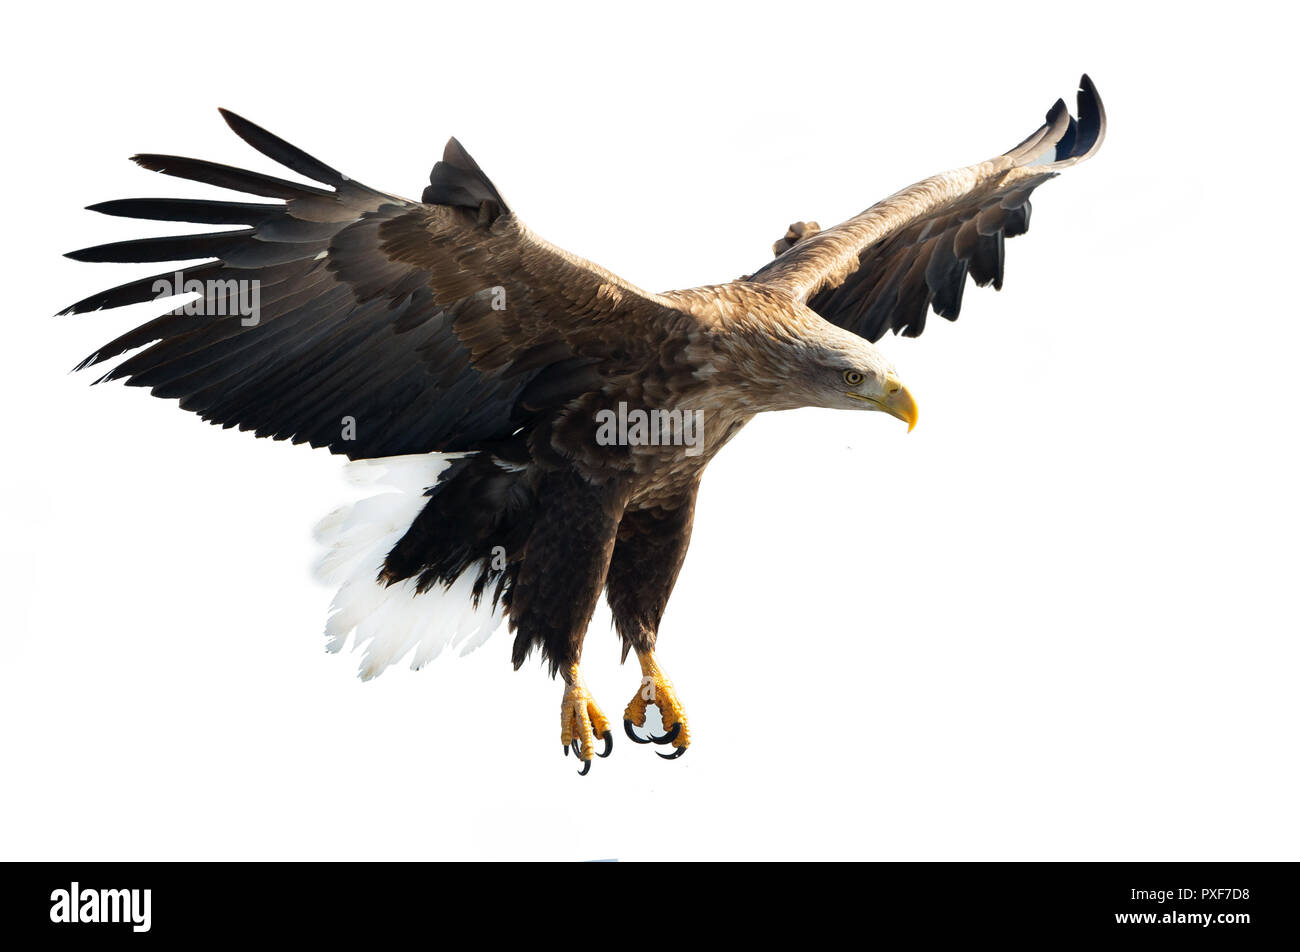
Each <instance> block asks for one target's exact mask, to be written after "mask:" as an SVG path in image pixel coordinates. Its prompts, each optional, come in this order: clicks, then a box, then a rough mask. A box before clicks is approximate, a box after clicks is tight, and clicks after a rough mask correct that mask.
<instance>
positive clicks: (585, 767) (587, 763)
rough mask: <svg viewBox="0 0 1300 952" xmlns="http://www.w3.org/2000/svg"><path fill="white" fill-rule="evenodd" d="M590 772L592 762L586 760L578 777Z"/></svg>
mask: <svg viewBox="0 0 1300 952" xmlns="http://www.w3.org/2000/svg"><path fill="white" fill-rule="evenodd" d="M659 756H660V757H662V756H663V754H660V755H659ZM589 770H591V761H590V760H584V761H583V762H582V769H581V770H579V771H578V776H579V777H585V776H587V772H588V771H589Z"/></svg>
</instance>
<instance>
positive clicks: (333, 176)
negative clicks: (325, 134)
mask: <svg viewBox="0 0 1300 952" xmlns="http://www.w3.org/2000/svg"><path fill="white" fill-rule="evenodd" d="M217 111H218V112H220V113H221V118H222V119H224V120H226V125H228V126H230V128H231V129H232V130H233V131H234V133H235V135H237V136H239V138H241V139H243V140H244V141H245V142H247V143H248V144H249V145H251V146H252V147H253V148H254V149H256V150H257V151H258V152H261V153H262V154H263V155H264V156H266V157H267V158H268V159H273V160H274V161H276V162H279V163H280V164H281V165H283V166H284V167H285V168H287V169H292V170H293V171H295V172H297V173H298V174H299V175H305V176H306V177H307V178H309V179H312V180H313V181H316V182H321V183H323V184H325V185H332V186H334V187H335V188H338V187H339V186H341V185H344V184H346V183H347V181H348V177H347V176H346V175H344V174H343V173H342V172H339V171H338V170H337V169H333V168H331V167H330V166H328V165H326V164H325V163H324V162H322V161H321V160H320V159H318V158H316V157H315V156H313V155H308V154H307V153H306V152H304V151H303V150H302V149H300V148H298V147H297V146H296V145H291V144H290V143H288V142H286V141H285V140H284V139H281V138H280V137H279V136H277V135H275V134H274V133H271V132H267V131H266V130H265V129H263V128H262V127H261V126H259V125H258V124H257V123H255V122H250V121H248V120H247V119H245V118H244V117H243V116H241V115H239V114H238V113H235V112H231V111H230V110H229V109H222V108H220V107H219V108H218V110H217Z"/></svg>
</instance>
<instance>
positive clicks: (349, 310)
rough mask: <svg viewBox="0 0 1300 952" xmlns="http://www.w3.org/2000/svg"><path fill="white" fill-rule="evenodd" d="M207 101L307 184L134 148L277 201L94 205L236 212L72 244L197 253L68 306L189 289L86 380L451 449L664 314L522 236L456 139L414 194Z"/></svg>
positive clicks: (237, 421)
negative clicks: (382, 184)
mask: <svg viewBox="0 0 1300 952" xmlns="http://www.w3.org/2000/svg"><path fill="white" fill-rule="evenodd" d="M222 114H223V116H224V117H225V119H226V121H227V123H229V125H230V127H231V128H232V129H233V130H234V131H235V132H236V133H237V134H238V135H239V136H240V137H241V138H243V139H244V140H245V141H246V142H248V143H249V144H250V145H252V146H253V147H254V148H255V149H257V150H258V151H259V152H261V153H263V154H264V155H266V156H268V157H270V158H271V159H274V160H275V161H277V162H279V163H280V164H282V165H284V166H285V167H287V168H289V169H290V170H292V171H294V172H297V173H299V174H300V175H303V176H305V177H306V178H309V179H311V180H313V181H315V182H318V183H321V185H322V186H325V187H317V186H314V185H307V184H299V183H297V182H291V181H286V180H284V179H279V178H274V177H271V176H267V175H262V174H260V173H256V172H248V171H244V170H242V169H236V168H231V167H229V166H224V165H217V164H215V163H211V162H204V161H200V160H197V159H187V158H180V157H177V156H167V155H137V156H135V157H134V159H135V161H136V162H137V163H139V164H140V165H142V166H144V167H145V168H147V169H152V170H154V171H157V172H163V173H165V174H168V175H175V176H179V177H180V178H185V179H190V180H193V181H198V182H205V183H208V184H211V185H217V186H220V187H223V188H229V189H234V190H236V191H240V192H245V193H248V194H251V195H255V196H262V197H264V198H271V199H278V200H279V201H278V202H276V203H266V202H226V201H203V200H184V199H170V198H146V199H127V200H123V201H114V202H107V203H104V204H101V205H95V206H92V209H93V210H95V211H99V212H103V213H106V214H109V215H120V216H125V217H128V218H143V219H155V220H160V221H182V222H197V223H203V224H213V225H242V226H244V227H243V228H239V229H234V230H226V231H217V232H211V233H207V234H197V235H183V236H177V237H168V238H145V239H141V240H137V241H122V242H116V243H113V244H107V245H100V246H98V247H94V248H86V249H83V250H81V251H75V252H72V253H70V254H69V257H71V258H75V259H77V260H80V261H119V262H155V261H194V260H197V259H212V260H208V261H205V262H203V263H199V264H195V265H190V266H187V267H185V268H183V269H181V270H180V271H169V272H165V273H163V274H158V275H152V276H150V277H147V278H144V279H141V280H138V281H133V282H131V283H129V284H125V285H122V286H120V287H117V288H113V289H111V290H108V291H104V292H101V293H99V294H96V295H92V296H91V297H88V298H86V299H85V300H82V301H79V302H77V303H76V304H73V305H71V306H70V307H68V308H66V309H65V310H64V311H63V312H62V313H64V314H69V313H82V312H86V311H92V310H97V309H100V308H112V307H118V306H121V305H125V304H133V303H138V302H141V301H147V300H152V299H155V298H158V297H165V296H168V295H169V294H171V293H181V291H182V290H184V289H185V288H186V286H189V287H192V288H194V289H196V290H198V291H199V293H200V297H199V298H198V299H196V300H194V301H193V302H191V303H190V304H188V305H183V306H181V307H179V308H177V309H175V310H173V311H171V312H170V313H167V314H164V315H163V316H161V317H159V318H157V319H156V320H154V321H151V322H149V323H147V324H144V325H142V326H140V327H138V328H136V329H134V330H132V331H130V332H128V333H126V334H124V335H123V336H121V337H119V338H118V339H117V340H115V341H112V342H111V343H109V344H106V345H105V346H103V347H101V348H100V349H99V350H97V351H96V352H95V353H93V354H91V355H90V356H89V357H87V358H86V360H84V361H83V362H82V363H81V365H80V366H79V367H78V369H81V367H86V366H90V365H92V364H98V363H101V362H103V361H106V360H110V359H112V358H115V357H118V356H120V355H122V354H124V353H126V352H127V351H129V350H132V349H135V348H138V347H141V346H143V345H146V344H151V346H149V347H148V348H147V349H145V350H143V351H141V352H139V353H137V354H135V355H133V356H130V357H129V358H127V359H126V360H124V361H122V362H121V363H119V364H118V365H117V366H116V367H115V368H114V369H113V370H111V371H110V372H109V373H108V374H106V375H105V376H104V377H102V378H100V379H101V380H112V379H118V378H124V379H125V380H126V382H127V383H128V384H129V385H131V386H139V387H148V388H150V389H151V390H152V392H153V393H154V394H155V395H156V396H160V397H170V398H176V399H179V400H180V405H181V407H183V408H184V409H186V410H191V411H193V412H195V413H198V414H199V415H200V416H202V417H203V418H204V419H206V420H209V421H211V422H214V423H219V424H222V425H223V426H227V427H229V426H238V427H239V428H240V429H244V430H254V431H255V432H256V433H257V435H258V436H269V437H271V438H273V439H289V440H293V441H294V442H307V443H310V444H311V445H313V446H327V447H329V449H330V450H332V451H334V452H337V453H345V454H347V455H348V456H350V457H352V458H353V459H359V458H366V457H379V456H396V455H403V454H408V453H425V452H431V451H457V450H465V449H470V448H473V447H474V446H476V445H481V444H483V443H485V442H490V441H493V440H498V439H502V438H505V437H507V436H509V435H510V434H512V433H514V432H516V431H517V430H518V429H519V428H520V427H523V426H526V425H527V424H528V423H529V421H530V420H531V419H534V418H535V417H536V416H537V415H538V414H541V413H544V412H546V411H547V410H548V409H550V408H555V407H558V406H561V405H563V404H564V403H566V402H567V401H569V400H571V399H573V398H574V397H575V396H578V395H580V394H581V393H584V392H587V391H588V390H590V389H592V388H593V387H597V386H599V384H600V381H601V379H602V377H603V375H606V374H609V373H614V372H617V371H618V369H619V364H620V362H622V364H624V365H626V364H628V363H629V362H632V363H634V362H635V360H636V359H637V356H638V355H637V347H638V339H639V338H640V337H642V336H643V335H639V334H637V333H635V332H634V330H633V329H634V328H637V327H640V328H642V330H644V328H646V327H647V325H648V323H649V322H654V321H658V320H665V319H669V318H670V317H671V316H672V315H674V314H675V313H676V312H675V311H673V310H672V309H671V308H670V307H669V306H668V305H667V304H666V302H664V301H663V300H662V299H661V298H658V297H655V296H654V295H650V294H646V293H645V292H643V291H640V290H639V289H637V288H635V287H633V286H632V285H630V284H628V283H627V282H625V281H622V280H621V279H619V278H618V277H616V276H615V275H613V274H610V273H609V272H607V271H605V270H603V269H601V268H599V267H597V266H595V265H593V264H591V263H590V262H587V261H584V260H583V259H581V258H578V257H575V256H573V255H570V254H568V253H566V252H564V251H562V250H560V249H558V248H556V247H554V246H552V245H550V244H548V243H547V242H545V241H543V240H542V239H540V238H538V237H536V236H534V235H533V234H531V233H530V232H529V231H528V230H527V229H526V228H525V227H524V226H523V224H522V223H521V222H520V221H519V220H518V218H516V216H515V215H514V214H513V212H511V211H510V209H509V208H508V206H507V205H506V203H505V201H504V200H503V199H502V198H501V195H500V194H499V193H498V192H497V190H496V188H495V187H494V186H493V185H492V183H491V181H489V180H488V178H487V176H485V175H484V174H483V172H482V170H481V169H479V167H478V165H477V164H476V163H475V162H474V160H473V159H472V158H470V156H469V155H468V153H466V152H465V150H464V149H463V148H462V147H461V146H460V144H459V143H458V142H457V141H456V140H455V139H452V140H451V141H450V142H449V143H448V144H447V149H446V152H445V154H444V156H443V159H442V161H441V162H439V163H438V164H437V165H435V166H434V169H433V172H432V174H431V176H430V185H429V187H428V188H427V189H425V191H424V195H423V201H422V202H413V201H409V200H407V199H404V198H399V197H397V196H395V195H388V194H385V193H383V192H379V191H376V190H374V189H371V188H368V187H367V186H364V185H362V184H360V183H359V182H356V181H354V180H352V179H350V178H348V177H347V176H345V175H342V174H341V173H339V172H337V171H336V170H334V169H332V168H330V167H329V166H327V165H325V164H324V163H323V162H320V161H319V160H317V159H315V158H313V157H311V156H310V155H307V154H306V153H305V152H303V151H302V150H300V149H298V148H296V147H294V146H292V145H290V144H289V143H287V142H285V141H284V140H282V139H280V138H278V137H276V136H274V135H272V134H271V133H269V132H267V131H266V130H264V129H262V128H260V127H258V126H256V125H254V124H253V123H251V122H249V121H247V120H246V119H243V118H241V117H239V116H237V115H234V114H233V113H229V112H226V111H225V110H223V111H222ZM160 289H161V290H160ZM97 382H98V381H97Z"/></svg>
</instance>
